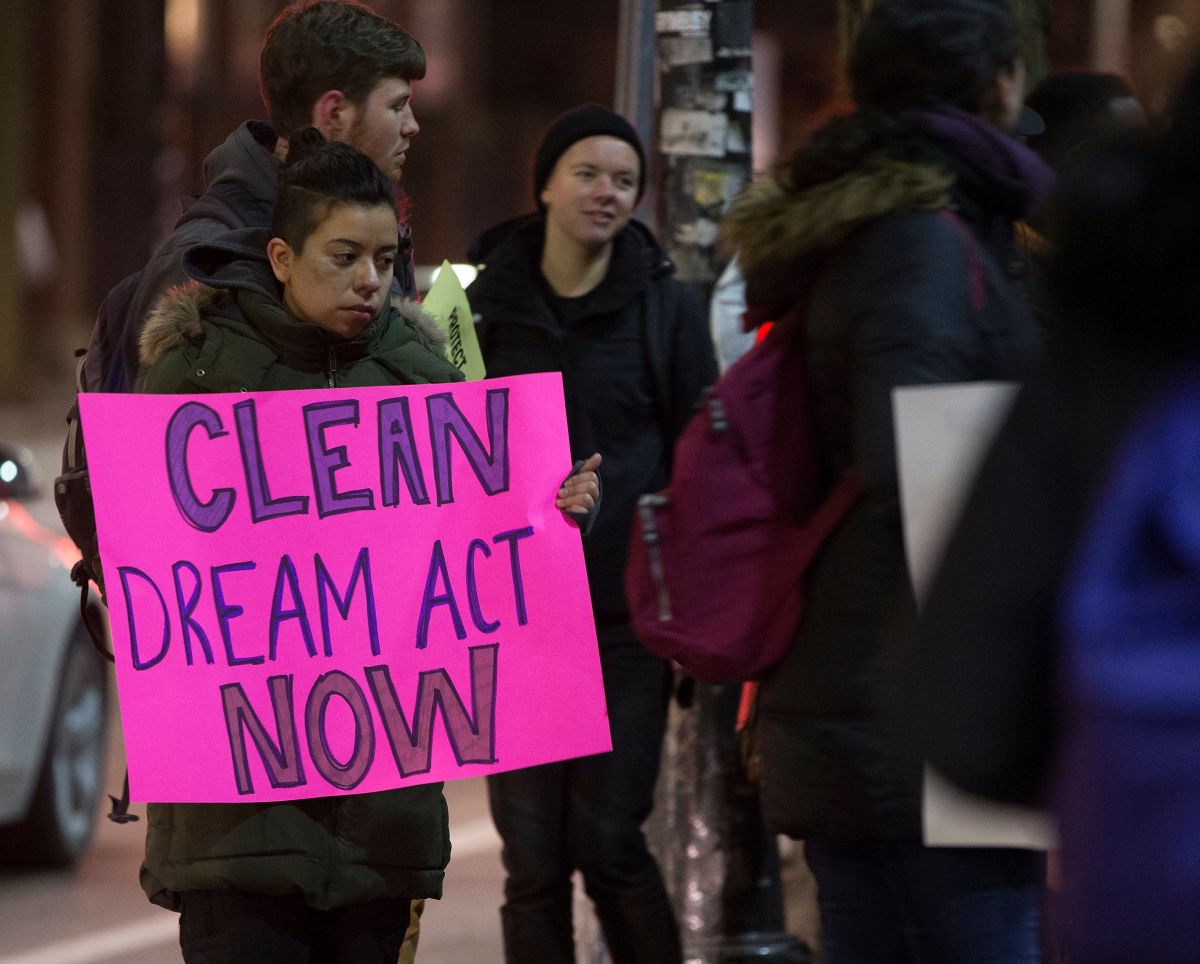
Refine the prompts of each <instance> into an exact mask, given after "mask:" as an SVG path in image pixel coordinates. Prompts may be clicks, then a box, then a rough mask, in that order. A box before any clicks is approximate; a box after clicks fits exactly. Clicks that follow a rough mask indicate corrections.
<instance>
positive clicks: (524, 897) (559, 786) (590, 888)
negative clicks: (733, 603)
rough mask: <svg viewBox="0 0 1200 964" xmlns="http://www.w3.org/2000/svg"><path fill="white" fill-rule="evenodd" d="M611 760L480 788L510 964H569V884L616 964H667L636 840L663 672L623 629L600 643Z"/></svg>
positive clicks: (658, 891) (675, 945)
mask: <svg viewBox="0 0 1200 964" xmlns="http://www.w3.org/2000/svg"><path fill="white" fill-rule="evenodd" d="M601 664H602V666H603V670H604V692H605V697H606V698H607V700H608V717H609V724H610V726H611V730H612V743H613V751H612V752H611V753H603V754H600V755H598V756H591V757H584V758H582V759H578V760H568V761H566V762H564V763H551V764H547V765H545V766H539V767H531V768H529V769H527V770H518V771H515V772H511V773H500V774H497V775H495V776H492V777H489V778H488V799H489V801H490V803H491V807H492V819H493V820H494V821H495V823H496V829H497V830H499V832H500V836H501V838H503V840H504V867H505V869H506V870H507V871H508V878H507V880H506V881H505V884H504V898H505V904H504V907H503V908H502V909H501V911H500V915H501V920H502V924H503V929H504V953H505V957H506V959H507V960H508V961H509V962H510V964H528V962H530V961H537V962H539V964H573V962H574V961H575V949H574V937H573V934H572V929H571V874H572V872H573V871H574V870H576V869H578V870H579V871H581V873H582V874H583V883H584V889H585V890H586V891H587V894H588V896H589V897H590V898H591V899H592V901H593V903H594V904H595V907H596V916H597V917H598V918H599V920H600V926H601V928H602V929H603V932H604V939H605V942H606V943H607V944H608V950H609V953H610V954H611V955H612V958H613V961H614V962H616V964H634V962H637V964H642V962H644V964H679V962H680V960H681V958H682V951H681V950H680V944H679V930H678V927H677V926H676V923H675V917H674V914H673V912H672V910H671V905H670V902H669V900H668V899H667V893H666V888H665V887H664V886H663V880H662V875H661V873H660V872H659V869H658V864H657V863H655V860H654V858H653V857H652V856H651V854H650V851H649V850H647V849H646V840H645V837H644V836H643V835H642V822H643V821H644V820H645V819H646V817H647V816H648V815H649V813H650V809H651V806H652V805H653V802H654V783H655V780H656V778H657V776H658V764H659V758H660V756H661V751H662V739H663V732H664V730H665V728H666V708H667V693H668V690H669V686H670V670H669V668H668V667H667V665H666V663H664V662H663V661H662V660H661V659H659V658H658V657H656V656H654V655H653V654H651V653H650V652H648V651H647V650H646V649H645V648H643V647H642V645H641V644H640V643H638V641H637V640H636V639H635V638H634V636H633V634H632V632H631V631H629V629H628V628H627V627H621V628H620V629H619V630H617V631H615V632H613V631H606V632H605V633H604V634H603V635H602V638H601Z"/></svg>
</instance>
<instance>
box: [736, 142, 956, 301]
mask: <svg viewBox="0 0 1200 964" xmlns="http://www.w3.org/2000/svg"><path fill="white" fill-rule="evenodd" d="M954 180H955V178H954V175H953V174H952V173H949V172H947V171H946V170H945V169H944V168H941V167H938V166H936V165H931V164H918V163H914V162H911V161H905V160H898V159H895V158H888V157H882V156H881V157H875V158H871V159H869V160H868V161H867V162H866V163H864V164H863V165H862V166H861V167H860V168H858V169H857V170H854V171H851V172H849V173H847V174H844V175H842V176H841V177H839V178H836V179H835V180H832V181H827V182H825V183H823V184H818V185H816V186H814V187H809V188H806V189H804V190H799V191H798V190H796V189H794V188H792V187H790V186H789V185H787V184H785V183H783V182H782V181H780V180H779V179H777V178H775V177H768V178H763V179H762V180H760V181H758V182H757V183H755V184H753V185H752V186H751V187H750V188H749V189H748V190H747V191H746V193H745V194H743V195H742V196H741V197H740V198H739V199H738V200H737V201H736V202H735V203H734V205H733V206H732V207H731V208H730V210H729V212H728V213H727V214H726V215H725V219H724V221H723V222H722V225H721V235H722V240H723V242H724V244H725V245H726V246H727V247H728V248H729V250H730V251H736V252H737V255H738V260H739V263H740V264H741V267H742V271H743V273H744V274H745V275H746V276H747V277H749V276H751V275H755V274H759V273H761V272H762V271H764V270H769V269H770V268H771V267H773V266H781V265H786V264H790V263H793V262H796V261H798V260H800V259H802V258H804V257H805V256H807V255H809V254H813V253H816V252H819V251H822V250H828V249H830V248H833V247H834V246H836V245H837V244H838V243H839V242H840V241H841V240H842V239H843V238H845V237H846V235H847V234H849V233H850V232H851V231H853V230H854V229H855V228H857V227H859V226H860V225H862V224H865V223H866V222H868V221H872V220H874V219H876V218H879V217H882V216H883V215H885V214H890V213H892V212H894V211H936V210H938V209H940V208H943V207H945V206H946V205H947V204H948V203H949V202H950V191H951V188H952V186H953V184H954Z"/></svg>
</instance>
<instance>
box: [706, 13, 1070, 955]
mask: <svg viewBox="0 0 1200 964" xmlns="http://www.w3.org/2000/svg"><path fill="white" fill-rule="evenodd" d="M1018 44H1019V41H1018V30H1017V26H1016V24H1015V23H1014V22H1013V20H1012V17H1011V15H1010V14H1009V12H1008V9H1007V6H1006V5H1004V4H1001V3H997V2H993V0H881V2H880V3H878V4H877V5H876V6H875V7H874V8H873V9H872V10H871V12H870V13H869V14H868V15H867V17H866V19H865V21H864V23H863V26H862V28H861V31H860V33H859V35H858V37H857V40H856V42H855V46H854V50H853V53H852V56H851V60H850V78H851V81H852V85H853V92H854V97H855V102H856V107H857V109H856V111H855V112H854V113H852V114H851V115H849V116H847V117H844V118H839V119H835V120H833V121H832V122H831V123H830V124H828V125H827V126H826V127H824V128H823V129H821V130H820V131H819V132H817V133H816V134H815V135H814V137H813V139H812V141H811V143H810V144H809V145H807V146H806V147H804V148H802V149H801V150H800V151H799V152H798V153H797V155H796V156H795V157H794V158H793V159H792V160H791V162H790V166H789V168H788V169H786V170H785V171H784V172H783V174H782V175H780V176H779V177H777V178H775V179H769V180H766V181H764V182H761V183H760V184H758V185H756V186H755V187H754V188H752V189H751V191H750V192H749V193H748V194H747V195H746V196H745V197H744V198H743V199H742V200H741V201H740V202H738V203H737V204H735V207H734V210H733V211H732V212H731V214H730V215H729V216H728V217H727V220H726V222H725V224H724V234H725V240H726V242H727V243H728V244H729V245H730V246H731V247H733V248H736V249H737V251H738V253H739V257H740V259H741V264H742V269H743V272H744V274H745V276H746V281H747V301H748V303H749V304H750V306H751V310H752V311H753V312H755V314H756V315H758V316H759V317H761V318H764V319H765V318H772V319H776V320H777V324H776V327H775V331H774V333H773V337H787V338H792V339H795V340H796V342H797V344H798V346H799V350H801V351H803V352H804V353H805V354H806V356H807V358H808V368H809V377H810V384H811V390H812V393H813V401H814V406H815V422H816V431H817V437H818V441H819V445H820V458H821V460H822V467H823V470H824V472H825V473H826V476H827V479H828V481H829V484H832V482H833V480H834V479H836V478H837V476H838V475H839V474H840V473H841V472H842V471H843V470H844V469H847V468H848V469H851V470H852V471H854V472H855V473H856V474H857V475H858V476H859V478H860V480H861V482H862V485H863V489H864V491H863V495H862V497H861V499H860V500H859V502H858V504H857V505H856V506H855V507H854V508H852V509H851V510H850V512H849V514H848V515H847V516H846V518H845V520H844V521H843V522H842V524H841V526H840V528H839V529H837V530H835V531H834V533H833V534H832V536H831V537H830V538H829V541H828V542H827V543H826V544H825V546H824V548H823V549H822V553H821V555H820V556H819V557H818V558H817V560H816V561H815V562H814V564H813V566H812V569H811V571H810V573H809V576H808V578H807V581H806V585H805V599H806V608H805V612H804V616H803V619H802V621H801V624H800V626H799V628H798V631H797V634H796V638H795V641H794V644H793V645H792V647H791V649H790V651H789V652H788V654H787V655H786V656H785V657H784V659H783V662H782V663H781V664H780V665H779V666H778V667H777V668H776V669H775V670H774V671H772V673H771V674H770V675H769V676H768V677H767V678H766V679H765V680H764V682H763V684H762V690H761V696H760V703H759V706H760V718H761V750H762V794H763V800H764V804H765V807H766V810H767V816H768V820H769V822H770V823H771V825H772V826H773V827H774V828H775V829H776V830H778V831H779V832H782V833H786V834H788V835H789V836H792V837H795V838H798V839H802V840H804V842H805V854H806V857H807V860H808V863H809V866H810V869H811V870H812V873H813V875H814V876H815V878H816V881H817V887H818V903H819V909H820V915H821V934H822V945H823V953H824V959H825V961H826V962H827V964H846V962H854V964H863V962H913V964H916V962H947V964H949V962H955V964H969V962H975V961H978V962H984V961H988V962H992V961H1004V962H1009V964H1014V962H1033V961H1037V960H1039V926H1040V907H1039V904H1040V898H1041V891H1042V880H1043V873H1044V872H1043V861H1042V859H1041V856H1040V855H1039V854H1036V853H1033V852H1030V851H1024V850H1010V849H993V848H930V847H925V846H924V845H923V842H922V828H921V778H922V760H921V758H920V756H919V755H918V754H917V753H916V752H915V751H914V750H913V749H912V748H911V747H910V746H908V745H907V744H906V741H905V740H904V735H903V734H902V732H901V729H902V728H901V727H900V726H899V725H898V724H897V723H896V720H895V718H894V716H893V713H892V711H893V709H894V707H893V706H892V704H893V703H902V702H904V701H906V700H907V699H910V698H912V697H911V696H910V695H909V694H906V693H905V692H903V691H902V690H901V688H900V676H901V673H900V670H901V663H902V660H903V655H904V653H905V652H906V650H907V647H908V645H909V643H910V641H911V635H912V633H913V631H914V628H915V624H916V602H915V600H914V597H913V590H912V586H911V583H910V579H909V575H908V568H907V564H906V561H905V555H904V543H903V538H902V532H901V516H900V504H899V493H898V484H897V475H896V452H895V441H894V433H893V423H892V390H893V389H894V388H895V387H897V386H900V385H918V384H937V383H943V382H962V381H973V380H980V379H1000V380H1012V379H1020V378H1021V377H1022V376H1023V375H1024V374H1025V372H1026V370H1027V368H1028V366H1029V365H1030V363H1031V361H1032V360H1033V358H1034V357H1035V355H1036V353H1037V349H1038V333H1037V330H1036V325H1035V323H1034V321H1033V319H1032V317H1031V314H1030V311H1029V308H1028V305H1027V304H1026V303H1025V301H1024V300H1023V298H1022V297H1021V294H1020V293H1019V292H1018V290H1017V289H1016V287H1015V286H1014V283H1013V279H1012V278H1011V277H1010V276H1009V274H1008V272H1009V271H1010V270H1012V265H1013V262H1014V258H1013V253H1014V252H1013V223H1014V221H1015V220H1016V219H1017V218H1020V217H1022V216H1023V215H1024V214H1025V213H1026V211H1027V210H1028V209H1029V208H1030V207H1032V206H1033V205H1034V204H1035V203H1037V202H1038V201H1039V200H1040V199H1041V198H1042V197H1043V196H1044V194H1045V193H1046V192H1047V191H1048V189H1049V187H1050V184H1051V180H1052V175H1051V173H1050V171H1049V169H1048V168H1046V166H1045V165H1044V164H1043V163H1042V162H1041V161H1040V159H1038V158H1037V156H1036V155H1035V154H1033V152H1031V151H1030V150H1029V149H1028V148H1026V147H1025V146H1023V145H1022V144H1020V143H1018V142H1017V141H1016V140H1015V139H1014V138H1013V137H1012V136H1010V133H1009V132H1010V131H1011V130H1013V128H1014V126H1015V124H1016V122H1017V119H1018V116H1019V113H1020V110H1021V102H1022V97H1023V94H1024V68H1023V65H1022V62H1021V59H1020V56H1019V46H1018Z"/></svg>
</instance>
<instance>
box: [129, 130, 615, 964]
mask: <svg viewBox="0 0 1200 964" xmlns="http://www.w3.org/2000/svg"><path fill="white" fill-rule="evenodd" d="M290 153H291V157H290V158H289V162H288V164H287V166H286V167H285V168H284V170H283V171H282V173H281V174H280V182H279V189H278V192H277V195H276V199H275V204H274V209H273V213H272V216H271V227H270V230H261V229H254V228H251V229H244V230H242V231H238V232H233V233H230V234H227V235H226V236H224V237H222V238H220V239H217V240H215V241H213V242H212V243H210V244H208V245H199V246H195V247H193V248H191V249H190V250H189V251H188V253H187V254H186V255H185V256H184V268H185V270H186V271H187V272H188V274H189V276H190V277H191V278H192V279H193V280H192V282H191V283H190V284H189V285H186V286H180V287H177V288H173V289H171V290H170V291H169V292H168V293H167V294H166V295H164V296H163V298H162V299H161V300H160V301H159V303H158V304H157V305H156V306H155V308H154V310H153V312H152V313H151V317H150V318H149V320H148V321H147V324H146V326H145V329H144V331H143V334H142V361H143V363H144V364H145V366H146V377H145V386H144V390H145V391H147V392H159V393H184V394H197V393H203V392H240V391H278V390H285V389H322V388H326V387H359V386H370V385H412V384H429V383H440V382H455V381H461V380H462V375H461V374H460V372H459V371H458V369H457V368H455V367H454V366H453V365H452V364H450V362H448V361H447V360H446V359H445V356H444V343H445V336H444V335H443V334H441V332H440V330H439V329H438V328H437V325H436V322H434V321H433V319H432V318H430V317H429V316H427V315H425V314H424V313H423V312H421V311H420V309H418V308H417V307H416V306H414V305H412V304H407V303H406V304H403V305H399V306H398V305H395V304H393V303H392V302H391V300H390V297H389V293H390V290H391V282H392V272H393V270H394V265H395V260H396V257H397V252H398V245H397V239H396V206H395V196H394V190H393V186H392V184H391V182H390V181H389V180H388V178H387V177H385V176H384V174H383V172H382V171H380V170H379V168H378V167H376V166H375V164H374V163H373V162H372V161H371V159H370V158H368V157H367V156H365V155H364V154H362V153H361V152H359V151H358V150H356V149H355V148H352V147H350V146H349V145H346V144H339V143H326V142H325V141H324V139H323V137H322V135H321V134H320V133H319V132H317V131H316V130H309V131H307V132H304V133H302V134H301V136H300V138H299V139H298V140H297V141H296V143H295V145H294V150H293V151H292V152H290ZM598 494H599V492H598V480H597V478H596V476H595V474H594V473H592V472H586V471H585V472H582V473H579V474H577V475H574V476H572V477H571V478H570V479H568V480H567V481H566V482H565V483H564V484H563V487H562V489H561V490H560V491H559V492H558V494H557V497H556V502H555V504H556V506H557V507H558V508H559V509H561V510H563V511H566V512H576V511H580V512H585V513H586V512H587V511H588V510H590V509H591V508H592V507H593V506H594V504H595V499H596V497H597V496H598ZM449 859H450V828H449V821H448V817H447V813H446V802H445V799H444V798H443V795H442V784H441V783H429V784H423V785H419V786H409V787H402V788H399V789H396V790H388V791H384V792H380V793H364V794H349V795H341V796H331V797H316V798H312V799H304V800H292V801H287V802H281V803H259V804H254V803H230V804H180V803H174V804H151V805H150V807H149V828H148V831H147V836H146V859H145V862H144V864H143V866H142V874H141V879H142V886H143V888H144V889H145V891H146V893H147V895H148V896H149V897H150V899H151V900H153V901H154V902H155V903H157V904H161V905H163V906H165V907H169V908H171V909H175V910H178V911H180V925H179V935H180V944H181V946H182V949H183V954H184V959H185V960H186V961H188V962H201V964H240V962H247V961H264V962H266V961H269V962H272V964H287V962H293V961H294V962H297V964H300V962H306V964H308V962H314V964H315V962H330V964H332V962H342V964H351V962H353V964H394V962H395V961H396V959H397V955H398V954H399V952H400V948H401V942H402V940H404V938H405V930H406V928H407V927H408V926H409V902H410V900H413V899H418V898H430V897H435V898H436V897H440V896H441V894H442V879H443V876H444V871H445V867H446V864H447V862H448V861H449Z"/></svg>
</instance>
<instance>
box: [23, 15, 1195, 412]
mask: <svg viewBox="0 0 1200 964" xmlns="http://www.w3.org/2000/svg"><path fill="white" fill-rule="evenodd" d="M634 2H636V0H556V2H554V3H549V2H546V0H371V2H370V5H371V6H372V7H373V9H375V10H377V11H378V12H379V13H381V14H384V15H386V16H389V17H392V18H394V19H396V20H397V21H399V22H400V23H402V24H403V25H405V26H406V27H407V28H408V29H409V30H410V31H411V32H412V33H413V34H414V35H415V36H416V37H417V38H418V39H419V40H420V41H421V43H422V45H423V46H424V47H425V49H426V52H427V54H428V57H429V71H428V74H427V77H426V79H425V80H424V81H423V82H421V83H420V84H418V85H417V88H416V98H415V105H416V112H417V118H418V121H419V122H420V124H421V126H422V131H421V134H420V135H419V137H418V139H417V141H416V144H415V149H414V150H413V152H412V154H411V157H410V160H409V163H408V166H407V167H406V169H405V181H404V186H405V188H406V189H407V190H408V191H409V193H410V195H411V197H412V199H413V206H412V215H411V220H412V222H413V227H414V232H415V236H416V241H417V257H418V260H419V261H420V262H422V263H437V262H440V261H441V260H442V259H443V258H450V259H451V260H455V259H462V258H464V257H465V253H466V249H467V246H468V244H469V243H470V241H471V240H472V239H473V238H474V237H475V235H476V234H477V233H478V232H479V231H480V230H482V229H483V228H484V227H486V226H488V225H489V224H492V223H494V222H495V221H497V220H499V219H501V218H504V217H507V216H511V215H515V214H519V213H521V212H522V211H525V210H528V209H530V207H531V205H532V198H531V189H530V160H529V159H530V156H531V154H532V152H533V150H534V149H535V147H536V144H537V140H538V137H539V135H540V133H541V131H542V130H543V129H544V127H545V125H546V123H547V122H548V120H549V119H550V118H551V117H553V116H554V115H555V114H557V113H558V112H560V111H562V110H564V109H566V108H568V107H571V106H573V105H575V104H578V103H581V102H584V101H589V100H590V101H598V102H600V103H607V104H611V103H613V99H614V89H615V73H616V64H617V43H618V24H619V19H620V14H621V9H622V5H623V3H625V4H630V3H634ZM642 2H645V0H642ZM868 2H869V0H754V23H755V58H756V59H755V83H756V107H755V109H756V117H755V136H756V139H757V141H756V144H755V159H756V165H757V166H759V167H762V166H765V165H767V164H769V163H770V162H771V160H772V159H774V158H777V157H780V156H783V155H785V154H786V153H787V152H788V151H790V149H792V148H794V147H795V146H796V145H797V144H798V143H800V142H801V141H802V139H803V138H804V136H805V135H806V134H807V132H808V131H810V130H811V129H812V128H813V127H814V126H815V125H816V124H818V123H819V122H820V121H821V119H822V118H823V117H824V116H826V115H827V113H828V112H829V110H831V109H832V108H833V107H834V106H835V105H836V104H837V103H838V102H839V101H840V100H841V101H844V99H845V92H844V90H843V88H842V85H841V83H840V80H839V56H840V55H839V51H840V49H841V45H842V44H843V43H844V38H845V35H846V33H847V31H848V30H849V29H850V28H851V27H852V24H853V23H854V21H855V18H856V16H857V15H858V14H859V13H860V12H861V10H862V9H863V8H865V6H866V5H867V3H868ZM283 5H284V3H283V2H281V0H5V3H4V12H5V29H4V30H3V31H0V105H2V106H3V107H4V108H5V110H4V114H3V116H4V117H5V118H6V119H7V120H8V124H9V126H8V130H7V131H6V136H5V137H4V138H0V226H3V230H0V394H3V395H7V396H20V395H22V394H28V393H29V392H31V391H38V390H42V389H43V388H44V386H46V385H47V384H57V383H58V382H60V381H61V380H63V379H64V378H65V377H66V375H65V373H66V372H67V371H68V370H69V361H70V357H71V349H72V348H74V347H75V346H77V345H80V344H83V343H84V342H85V341H86V337H87V333H88V331H89V330H90V326H91V321H92V318H93V317H94V314H95V310H96V307H97V305H98V304H99V301H100V299H101V298H102V297H103V295H104V293H105V292H106V291H107V290H108V288H110V287H111V286H112V285H113V284H114V283H115V282H116V281H118V280H120V278H122V277H124V275H126V274H128V273H129V272H131V271H133V270H136V269H137V268H138V267H140V266H141V264H142V263H143V262H144V260H145V258H146V256H147V254H148V253H149V251H150V250H151V248H152V247H153V245H154V244H155V242H156V241H157V239H158V238H159V237H160V236H161V234H162V232H163V231H164V230H165V228H166V227H168V226H169V225H170V223H171V222H172V221H173V220H174V217H175V216H176V215H177V214H178V212H179V209H180V207H179V205H180V200H179V199H180V198H181V197H185V196H187V195H189V194H195V193H197V192H198V191H199V190H200V189H201V186H202V178H201V170H202V163H203V158H204V156H205V154H206V153H207V152H208V151H209V150H210V149H211V148H212V147H213V146H215V145H216V144H217V143H219V142H220V141H221V140H222V139H223V138H224V137H225V136H226V134H227V133H228V132H229V131H230V130H231V129H232V128H233V126H234V125H236V124H237V123H238V122H239V121H241V120H243V119H245V118H247V117H253V116H262V115H263V113H264V111H263V108H262V104H261V100H260V98H259V94H258V84H257V60H258V47H259V42H260V40H261V37H262V33H263V30H264V28H265V27H266V25H267V24H268V23H269V22H270V21H271V19H272V18H273V17H274V15H275V14H276V13H277V12H278V10H279V9H280V8H281V7H282V6H283ZM1016 6H1017V7H1018V8H1019V9H1020V10H1021V12H1022V15H1023V16H1024V18H1025V20H1026V23H1027V24H1028V25H1029V28H1030V38H1031V40H1030V53H1031V56H1032V61H1033V63H1034V65H1035V70H1036V69H1037V68H1038V65H1039V63H1040V64H1041V65H1042V66H1043V67H1044V66H1048V67H1049V68H1051V69H1064V68H1069V67H1088V66H1093V65H1097V64H1100V65H1104V66H1107V67H1116V68H1118V69H1121V70H1123V71H1124V72H1126V73H1127V74H1129V76H1130V77H1131V79H1132V80H1133V82H1134V84H1135V86H1136V87H1137V90H1138V92H1139V94H1140V95H1141V96H1142V97H1143V99H1144V101H1145V102H1146V103H1147V105H1148V106H1149V107H1150V109H1151V110H1152V111H1153V110H1156V109H1161V108H1162V106H1163V104H1164V103H1165V100H1166V96H1167V95H1166V93H1165V92H1166V91H1167V90H1169V88H1170V84H1171V82H1172V81H1173V80H1174V79H1175V78H1176V77H1178V75H1179V74H1180V72H1181V71H1182V70H1183V69H1184V67H1185V65H1186V64H1187V63H1188V62H1189V59H1190V58H1189V56H1188V52H1189V51H1190V39H1189V38H1190V36H1191V33H1192V32H1193V29H1194V25H1196V24H1197V23H1200V18H1198V17H1197V13H1198V10H1197V8H1198V7H1200V0H1137V2H1132V0H1053V2H1048V0H1016Z"/></svg>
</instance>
